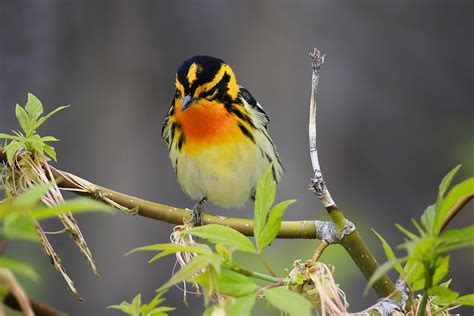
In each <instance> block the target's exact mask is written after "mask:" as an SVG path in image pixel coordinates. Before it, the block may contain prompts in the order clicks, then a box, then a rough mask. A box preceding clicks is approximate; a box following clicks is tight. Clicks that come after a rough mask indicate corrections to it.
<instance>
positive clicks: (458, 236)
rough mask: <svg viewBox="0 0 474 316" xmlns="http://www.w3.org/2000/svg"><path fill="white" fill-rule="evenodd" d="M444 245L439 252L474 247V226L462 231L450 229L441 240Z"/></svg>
mask: <svg viewBox="0 0 474 316" xmlns="http://www.w3.org/2000/svg"><path fill="white" fill-rule="evenodd" d="M439 239H440V240H441V241H442V242H443V243H442V244H441V245H440V247H439V248H438V250H441V251H446V250H447V249H449V250H452V249H457V248H458V247H459V248H464V247H472V246H474V225H471V226H468V227H464V228H461V229H449V230H447V231H446V232H445V233H444V234H443V235H442V236H441V237H440V238H439Z"/></svg>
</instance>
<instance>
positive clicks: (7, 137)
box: [0, 133, 20, 141]
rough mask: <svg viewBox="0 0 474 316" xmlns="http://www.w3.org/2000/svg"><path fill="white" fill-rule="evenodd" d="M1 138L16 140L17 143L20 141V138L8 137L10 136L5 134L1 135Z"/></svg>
mask: <svg viewBox="0 0 474 316" xmlns="http://www.w3.org/2000/svg"><path fill="white" fill-rule="evenodd" d="M0 138H3V139H11V140H16V141H18V140H19V139H20V138H19V137H18V136H14V135H8V134H4V133H0Z"/></svg>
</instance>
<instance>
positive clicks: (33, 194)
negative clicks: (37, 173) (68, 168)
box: [13, 183, 53, 207]
mask: <svg viewBox="0 0 474 316" xmlns="http://www.w3.org/2000/svg"><path fill="white" fill-rule="evenodd" d="M52 185H53V184H52V183H44V184H37V185H34V186H32V187H31V188H29V189H28V190H26V191H25V192H24V193H22V194H21V195H20V196H18V197H17V198H15V199H14V200H13V206H14V207H15V206H17V207H32V206H34V205H36V204H38V203H39V201H40V200H41V198H42V197H43V196H44V195H45V194H46V192H48V191H49V189H50V188H51V186H52Z"/></svg>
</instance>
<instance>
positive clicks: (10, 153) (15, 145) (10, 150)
mask: <svg viewBox="0 0 474 316" xmlns="http://www.w3.org/2000/svg"><path fill="white" fill-rule="evenodd" d="M23 147H24V145H23V143H20V142H11V143H10V144H8V146H7V147H5V153H6V154H7V162H8V164H9V165H10V166H11V165H13V158H15V155H16V154H17V153H18V150H20V149H22V148H23Z"/></svg>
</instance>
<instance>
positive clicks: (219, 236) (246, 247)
mask: <svg viewBox="0 0 474 316" xmlns="http://www.w3.org/2000/svg"><path fill="white" fill-rule="evenodd" d="M182 234H189V235H193V236H197V237H200V238H203V239H205V240H207V241H209V242H211V243H213V244H222V245H224V246H226V247H228V248H233V249H236V250H240V251H244V252H250V253H255V252H256V250H255V247H254V245H253V244H252V242H251V241H250V239H248V238H247V237H245V236H244V235H243V234H242V233H241V232H239V231H236V230H235V229H232V228H230V227H227V226H223V225H217V224H209V225H204V226H198V227H194V228H191V229H189V230H186V231H183V232H182Z"/></svg>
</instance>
